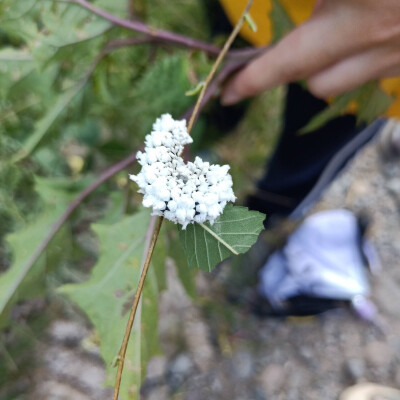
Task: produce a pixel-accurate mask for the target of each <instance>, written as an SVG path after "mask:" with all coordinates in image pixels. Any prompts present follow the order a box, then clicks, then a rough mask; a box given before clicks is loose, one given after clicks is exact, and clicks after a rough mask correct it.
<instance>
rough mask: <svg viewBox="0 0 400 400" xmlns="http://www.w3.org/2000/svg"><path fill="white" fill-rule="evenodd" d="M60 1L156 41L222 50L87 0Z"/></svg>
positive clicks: (234, 54) (250, 51) (254, 51)
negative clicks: (132, 18) (102, 7)
mask: <svg viewBox="0 0 400 400" xmlns="http://www.w3.org/2000/svg"><path fill="white" fill-rule="evenodd" d="M58 1H64V2H66V3H74V4H77V5H79V6H81V7H83V8H86V9H87V10H89V11H91V12H92V13H94V14H96V15H97V16H99V17H101V18H103V19H105V20H107V21H110V22H111V23H112V24H114V25H117V26H121V27H123V28H126V29H129V30H131V31H135V32H140V33H143V34H145V35H148V36H150V37H151V38H152V39H153V41H154V42H161V43H172V44H176V45H179V46H183V47H187V48H190V49H197V50H202V51H204V52H206V53H207V54H209V55H210V56H214V57H215V56H218V55H219V54H220V52H221V49H220V48H219V47H217V46H214V45H212V44H210V43H207V42H203V41H201V40H197V39H194V38H191V37H189V36H185V35H180V34H178V33H174V32H170V31H166V30H163V29H155V28H153V27H151V26H148V25H147V24H145V23H144V22H141V21H139V20H137V19H135V20H130V19H124V18H119V17H117V16H116V15H113V14H111V13H109V12H107V11H105V10H103V9H101V8H98V7H96V6H94V5H93V4H91V3H90V2H88V1H87V0H58ZM242 23H243V22H242ZM263 50H264V48H252V47H249V48H245V49H238V50H232V51H230V52H229V54H228V57H229V58H232V59H233V58H235V59H238V58H247V59H249V58H252V57H254V56H256V55H258V54H260V53H261V52H262V51H263Z"/></svg>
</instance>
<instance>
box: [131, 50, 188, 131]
mask: <svg viewBox="0 0 400 400" xmlns="http://www.w3.org/2000/svg"><path fill="white" fill-rule="evenodd" d="M188 70H189V63H188V60H187V58H186V56H183V55H182V56H181V55H172V56H167V57H164V58H162V59H160V60H159V61H158V62H157V63H156V64H154V66H152V67H151V68H149V69H148V70H147V71H146V73H145V74H144V75H143V77H142V79H141V80H140V81H139V82H138V85H137V86H136V90H135V94H134V99H133V101H134V104H135V107H134V108H133V112H134V114H135V116H136V118H137V123H138V124H139V125H140V126H141V127H142V129H143V131H144V132H145V133H148V132H149V131H150V129H151V125H152V124H153V122H154V116H155V115H156V116H159V115H161V114H162V113H164V112H165V110H168V112H169V113H170V114H172V115H173V116H174V117H175V118H179V117H180V115H181V114H182V113H183V112H184V111H185V110H186V109H187V108H188V107H189V106H190V105H191V104H192V102H193V100H192V99H189V98H188V97H186V96H185V93H186V92H187V91H188V90H189V89H190V82H189V79H188Z"/></svg>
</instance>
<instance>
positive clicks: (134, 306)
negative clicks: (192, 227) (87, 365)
mask: <svg viewBox="0 0 400 400" xmlns="http://www.w3.org/2000/svg"><path fill="white" fill-rule="evenodd" d="M163 220H164V217H158V218H157V221H156V226H155V228H154V232H153V236H152V238H151V242H150V245H149V249H148V251H147V255H146V260H145V262H144V265H143V269H142V273H141V275H140V280H139V284H138V288H137V290H136V294H135V298H134V299H133V304H132V308H131V312H130V314H129V319H128V323H127V325H126V329H125V335H124V339H123V340H122V345H121V348H120V350H119V353H118V370H117V376H116V378H115V386H114V394H113V400H118V394H119V388H120V385H121V378H122V371H123V369H124V361H125V355H126V350H127V348H128V342H129V337H130V335H131V331H132V327H133V323H134V321H135V315H136V310H137V307H138V304H139V300H140V296H141V294H142V291H143V286H144V282H145V279H146V276H147V271H148V270H149V266H150V261H151V257H152V255H153V251H154V247H155V245H156V242H157V238H158V234H159V233H160V229H161V225H162V222H163Z"/></svg>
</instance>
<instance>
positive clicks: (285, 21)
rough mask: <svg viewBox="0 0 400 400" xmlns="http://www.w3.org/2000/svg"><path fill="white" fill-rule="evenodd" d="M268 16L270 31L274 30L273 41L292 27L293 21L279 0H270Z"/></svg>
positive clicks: (277, 39)
mask: <svg viewBox="0 0 400 400" xmlns="http://www.w3.org/2000/svg"><path fill="white" fill-rule="evenodd" d="M270 18H271V21H272V31H273V32H274V38H273V40H274V42H277V41H279V40H280V39H282V38H283V36H285V35H286V34H287V33H288V32H290V31H291V30H292V29H293V26H294V25H293V21H292V20H291V18H290V17H289V15H288V13H287V12H286V10H285V8H284V7H283V5H282V4H281V2H280V1H279V0H272V9H271V12H270Z"/></svg>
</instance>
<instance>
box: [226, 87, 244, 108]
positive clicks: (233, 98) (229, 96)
mask: <svg viewBox="0 0 400 400" xmlns="http://www.w3.org/2000/svg"><path fill="white" fill-rule="evenodd" d="M241 99H242V98H241V97H240V95H239V94H238V93H237V92H236V91H235V89H233V88H232V86H229V87H228V88H227V89H225V90H224V91H223V93H222V97H221V104H222V105H223V106H231V105H233V104H236V103H237V102H238V101H239V100H241Z"/></svg>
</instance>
